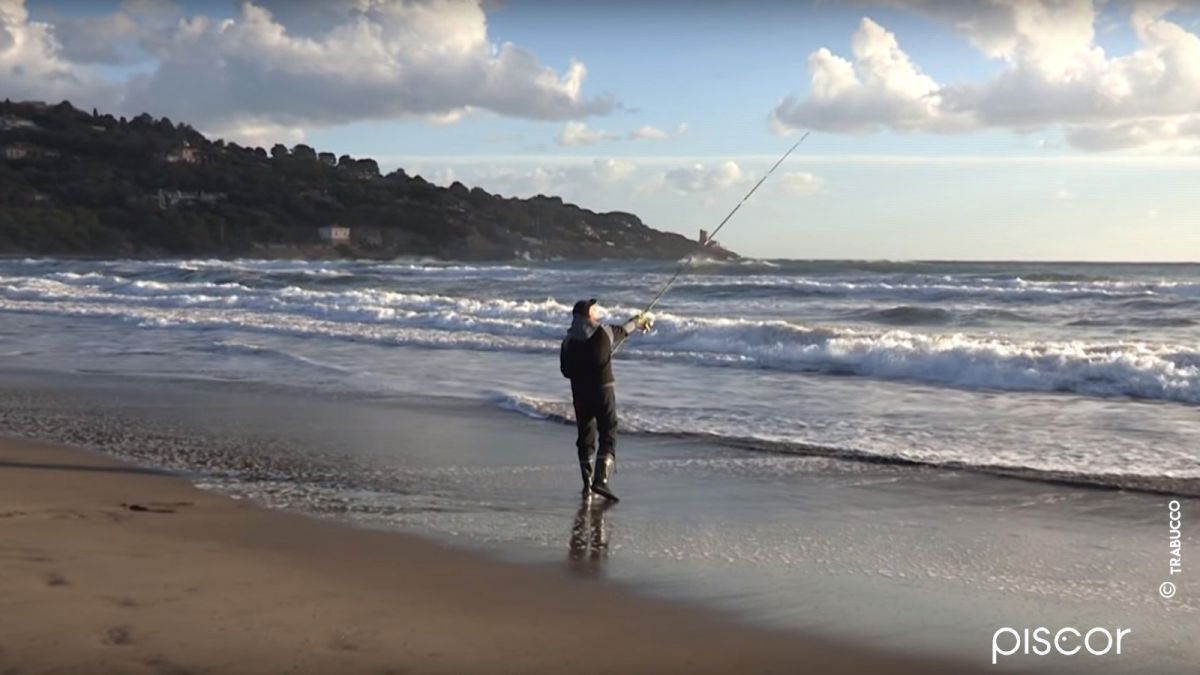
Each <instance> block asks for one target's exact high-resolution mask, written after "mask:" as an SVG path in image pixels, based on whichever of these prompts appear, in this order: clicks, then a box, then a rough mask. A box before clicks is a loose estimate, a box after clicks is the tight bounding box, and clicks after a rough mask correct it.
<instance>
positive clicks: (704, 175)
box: [660, 160, 750, 192]
mask: <svg viewBox="0 0 1200 675" xmlns="http://www.w3.org/2000/svg"><path fill="white" fill-rule="evenodd" d="M660 178H661V181H662V183H663V184H665V185H666V186H668V187H671V188H674V189H675V190H678V191H679V192H709V191H713V190H725V189H728V188H731V187H733V186H735V185H745V184H746V183H748V182H749V181H750V177H749V176H748V175H747V174H746V172H745V171H743V170H742V167H741V166H740V165H739V164H738V163H737V162H735V161H733V160H726V161H724V162H720V163H717V164H713V165H705V164H699V163H698V164H693V165H691V166H687V167H682V168H678V169H671V170H670V171H667V172H666V173H665V174H663V175H662V176H661V177H660Z"/></svg>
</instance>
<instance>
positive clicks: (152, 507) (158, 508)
mask: <svg viewBox="0 0 1200 675" xmlns="http://www.w3.org/2000/svg"><path fill="white" fill-rule="evenodd" d="M191 505H192V502H147V503H146V504H131V503H126V502H121V506H122V507H123V508H126V509H129V510H130V511H142V512H146V513H175V509H176V508H178V507H180V506H191Z"/></svg>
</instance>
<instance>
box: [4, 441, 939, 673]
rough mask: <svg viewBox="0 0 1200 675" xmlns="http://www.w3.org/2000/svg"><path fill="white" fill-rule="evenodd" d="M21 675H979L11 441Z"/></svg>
mask: <svg viewBox="0 0 1200 675" xmlns="http://www.w3.org/2000/svg"><path fill="white" fill-rule="evenodd" d="M0 532H2V533H3V540H2V541H3V543H2V544H0V556H2V557H0V636H3V637H2V638H0V665H2V666H3V672H5V673H33V672H39V673H40V672H58V673H73V672H89V673H143V672H144V673H185V672H187V673H196V672H213V673H283V672H288V673H330V672H339V673H360V672H362V673H367V672H370V673H401V672H445V673H466V672H512V673H517V672H521V673H539V672H541V673H554V672H576V673H583V672H589V673H590V672H595V673H601V672H614V673H615V672H680V671H687V672H692V673H701V672H712V673H727V672H821V673H830V672H838V673H861V672H871V673H880V672H889V673H930V672H963V670H962V669H961V668H958V667H953V668H951V667H939V666H935V665H932V664H930V663H928V662H919V661H916V660H907V659H902V660H897V659H894V658H889V657H886V656H882V655H878V654H874V653H872V652H871V651H870V650H863V649H861V648H858V647H855V648H853V649H850V648H848V647H845V646H840V645H836V644H829V643H825V642H820V641H816V640H809V639H805V638H802V637H798V636H796V635H792V634H788V633H785V632H775V631H771V630H765V629H761V628H755V627H748V626H744V625H740V624H738V623H735V622H733V621H731V620H728V619H726V618H723V617H721V616H720V615H718V614H714V613H712V612H708V611H700V610H697V609H695V608H690V607H687V606H684V605H679V604H674V603H667V602H662V601H654V600H648V599H644V598H639V597H634V596H632V595H630V594H629V593H626V592H624V591H623V590H620V589H616V588H613V587H611V586H609V585H606V584H602V583H593V582H588V581H582V580H578V579H574V578H569V577H568V576H567V575H565V574H561V573H553V572H548V571H547V570H545V569H542V568H538V567H518V566H513V565H508V564H504V563H497V562H491V561H487V560H484V559H482V558H479V557H476V556H474V555H471V554H467V553H463V552H460V551H455V550H449V549H446V548H443V547H442V546H440V545H437V544H433V543H430V542H428V541H425V540H422V539H420V538H416V537H412V536H407V535H404V534H397V533H388V532H379V531H370V530H365V529H358V528H353V527H347V526H342V525H337V524H332V523H328V522H324V521H320V520H317V519H312V518H307V517H304V516H299V515H294V514H289V513H281V512H276V511H270V510H266V509H262V508H259V507H256V506H253V505H251V504H248V503H246V502H242V501H237V500H233V499H228V498H225V497H221V496H217V495H213V494H210V493H208V492H205V491H202V490H198V489H196V488H194V487H192V486H191V485H189V484H188V483H186V482H185V481H183V480H180V479H178V478H176V477H173V476H170V475H166V474H163V473H158V472H155V471H152V470H146V469H140V468H137V467H133V466H131V465H128V464H123V463H120V462H118V461H115V460H113V459H110V458H108V457H105V456H102V455H99V454H95V453H90V452H85V451H78V450H71V449H67V448H63V447H58V446H52V445H47V444H42V443H35V442H28V441H13V440H5V441H3V442H0Z"/></svg>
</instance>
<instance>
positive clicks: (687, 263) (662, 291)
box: [613, 131, 809, 354]
mask: <svg viewBox="0 0 1200 675" xmlns="http://www.w3.org/2000/svg"><path fill="white" fill-rule="evenodd" d="M808 134H809V132H807V131H806V132H804V135H803V136H801V137H800V140H798V141H796V143H795V144H794V145H793V146H792V147H790V148H788V151H787V152H785V153H783V156H782V157H780V158H779V161H777V162H775V164H774V165H773V166H772V167H771V168H770V170H769V171H767V172H766V173H765V174H763V177H762V178H759V179H758V182H757V183H755V184H754V187H752V188H750V191H749V192H747V193H746V196H745V197H742V200H741V201H739V202H738V203H737V205H736V206H734V207H733V210H732V211H730V212H729V213H728V214H727V215H726V216H725V217H724V218H723V219H722V220H721V222H720V224H718V225H717V227H716V228H715V229H713V231H712V233H711V234H709V235H708V239H706V240H705V241H704V243H703V244H701V245H700V248H701V249H704V248H707V247H708V245H709V244H711V243H712V242H713V241H714V240H716V237H717V233H718V232H720V231H721V228H723V227H725V223H728V222H729V220H730V219H731V218H733V214H735V213H737V212H738V209H740V208H742V204H745V203H746V201H747V200H749V199H750V196H751V195H753V194H754V193H755V191H757V190H758V188H759V187H760V186H762V184H763V183H765V182H766V181H767V178H769V177H770V176H771V174H773V173H775V169H778V168H779V165H780V164H783V161H784V160H785V159H787V158H788V156H789V155H791V154H792V151H794V150H795V149H796V148H798V147H800V144H801V143H803V142H804V139H806V138H808ZM697 253H698V252H697ZM697 253H691V254H689V255H688V257H687V258H685V259H684V260H683V262H682V263H681V264H680V265H679V267H678V268H676V269H675V273H674V274H672V275H671V278H670V279H667V283H665V284H663V287H662V288H661V289H659V291H658V293H656V294H655V295H654V298H652V299H651V300H650V302H649V303H648V304H647V305H646V308H645V309H643V310H642V311H641V313H640V314H641V315H645V314H649V313H650V310H652V309H654V307H655V306H656V305H657V304H658V301H659V300H662V298H663V296H664V295H666V294H667V291H668V290H670V289H671V286H672V285H674V283H675V281H676V280H677V279H679V275H681V274H683V273H684V271H685V270H687V268H689V267H691V266H692V263H693V262H695V261H696V255H697ZM623 344H625V343H624V342H621V343H619V344H618V345H617V347H616V349H613V353H614V354H615V353H616V352H617V350H619V349H620V348H621V345H623Z"/></svg>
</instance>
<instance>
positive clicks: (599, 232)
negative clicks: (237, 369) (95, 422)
mask: <svg viewBox="0 0 1200 675" xmlns="http://www.w3.org/2000/svg"><path fill="white" fill-rule="evenodd" d="M330 225H341V226H345V227H348V228H350V231H351V237H350V241H349V242H348V243H337V244H329V243H322V242H321V240H320V238H319V237H318V228H321V227H325V226H330ZM696 248H697V243H696V242H693V241H691V240H689V239H687V238H685V237H683V236H680V235H678V234H671V233H664V232H660V231H657V230H654V229H651V228H649V227H647V226H646V225H644V224H643V223H642V222H641V221H640V220H639V219H638V218H637V217H636V216H634V215H632V214H628V213H619V212H615V213H604V214H597V213H594V212H592V211H588V210H586V209H581V208H579V207H577V206H574V205H571V204H564V203H563V201H562V200H561V199H559V198H557V197H545V196H541V195H539V196H537V197H533V198H531V199H516V198H503V197H500V196H498V195H493V194H489V193H487V192H485V191H483V190H481V189H478V188H475V189H468V188H466V187H465V186H463V185H462V184H460V183H455V184H453V185H451V186H450V187H448V188H442V187H439V186H436V185H433V184H432V183H429V182H427V181H425V180H424V179H422V178H421V177H420V176H409V175H408V174H406V173H405V172H404V171H403V170H397V171H394V172H392V173H390V174H387V175H382V174H381V173H380V170H379V166H378V164H376V162H375V161H374V160H372V159H355V158H352V157H349V156H342V157H335V156H334V155H332V154H329V153H318V152H317V151H316V150H314V149H313V148H311V147H309V146H306V145H297V146H295V147H293V148H291V149H289V148H286V147H284V146H282V145H276V146H275V147H274V148H272V149H271V150H270V152H268V151H266V150H264V149H263V148H248V147H241V146H239V145H237V144H235V143H225V142H223V141H221V140H216V141H210V140H208V139H207V138H205V137H204V136H203V135H201V134H200V133H198V132H197V131H196V130H194V129H192V128H191V127H190V126H188V125H186V124H176V123H174V122H172V121H171V120H169V119H165V118H164V119H155V118H153V117H151V116H149V115H140V116H138V117H135V118H133V119H131V120H126V119H124V118H120V119H117V118H114V117H113V116H112V115H102V114H99V113H98V112H96V111H92V112H90V113H89V112H85V111H81V110H78V109H76V108H74V107H73V106H71V105H70V104H69V103H67V102H63V103H60V104H58V105H46V104H42V103H12V102H9V101H5V102H4V103H2V104H0V253H7V254H17V253H36V254H76V255H136V256H153V255H217V256H220V255H267V256H328V255H357V256H378V257H394V256H402V255H403V256H435V257H442V258H457V259H510V258H517V257H532V258H567V259H595V258H658V259H678V258H680V257H682V256H684V255H687V254H688V253H691V252H693V251H695V250H696ZM716 253H718V254H721V255H725V253H724V252H723V251H716Z"/></svg>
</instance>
